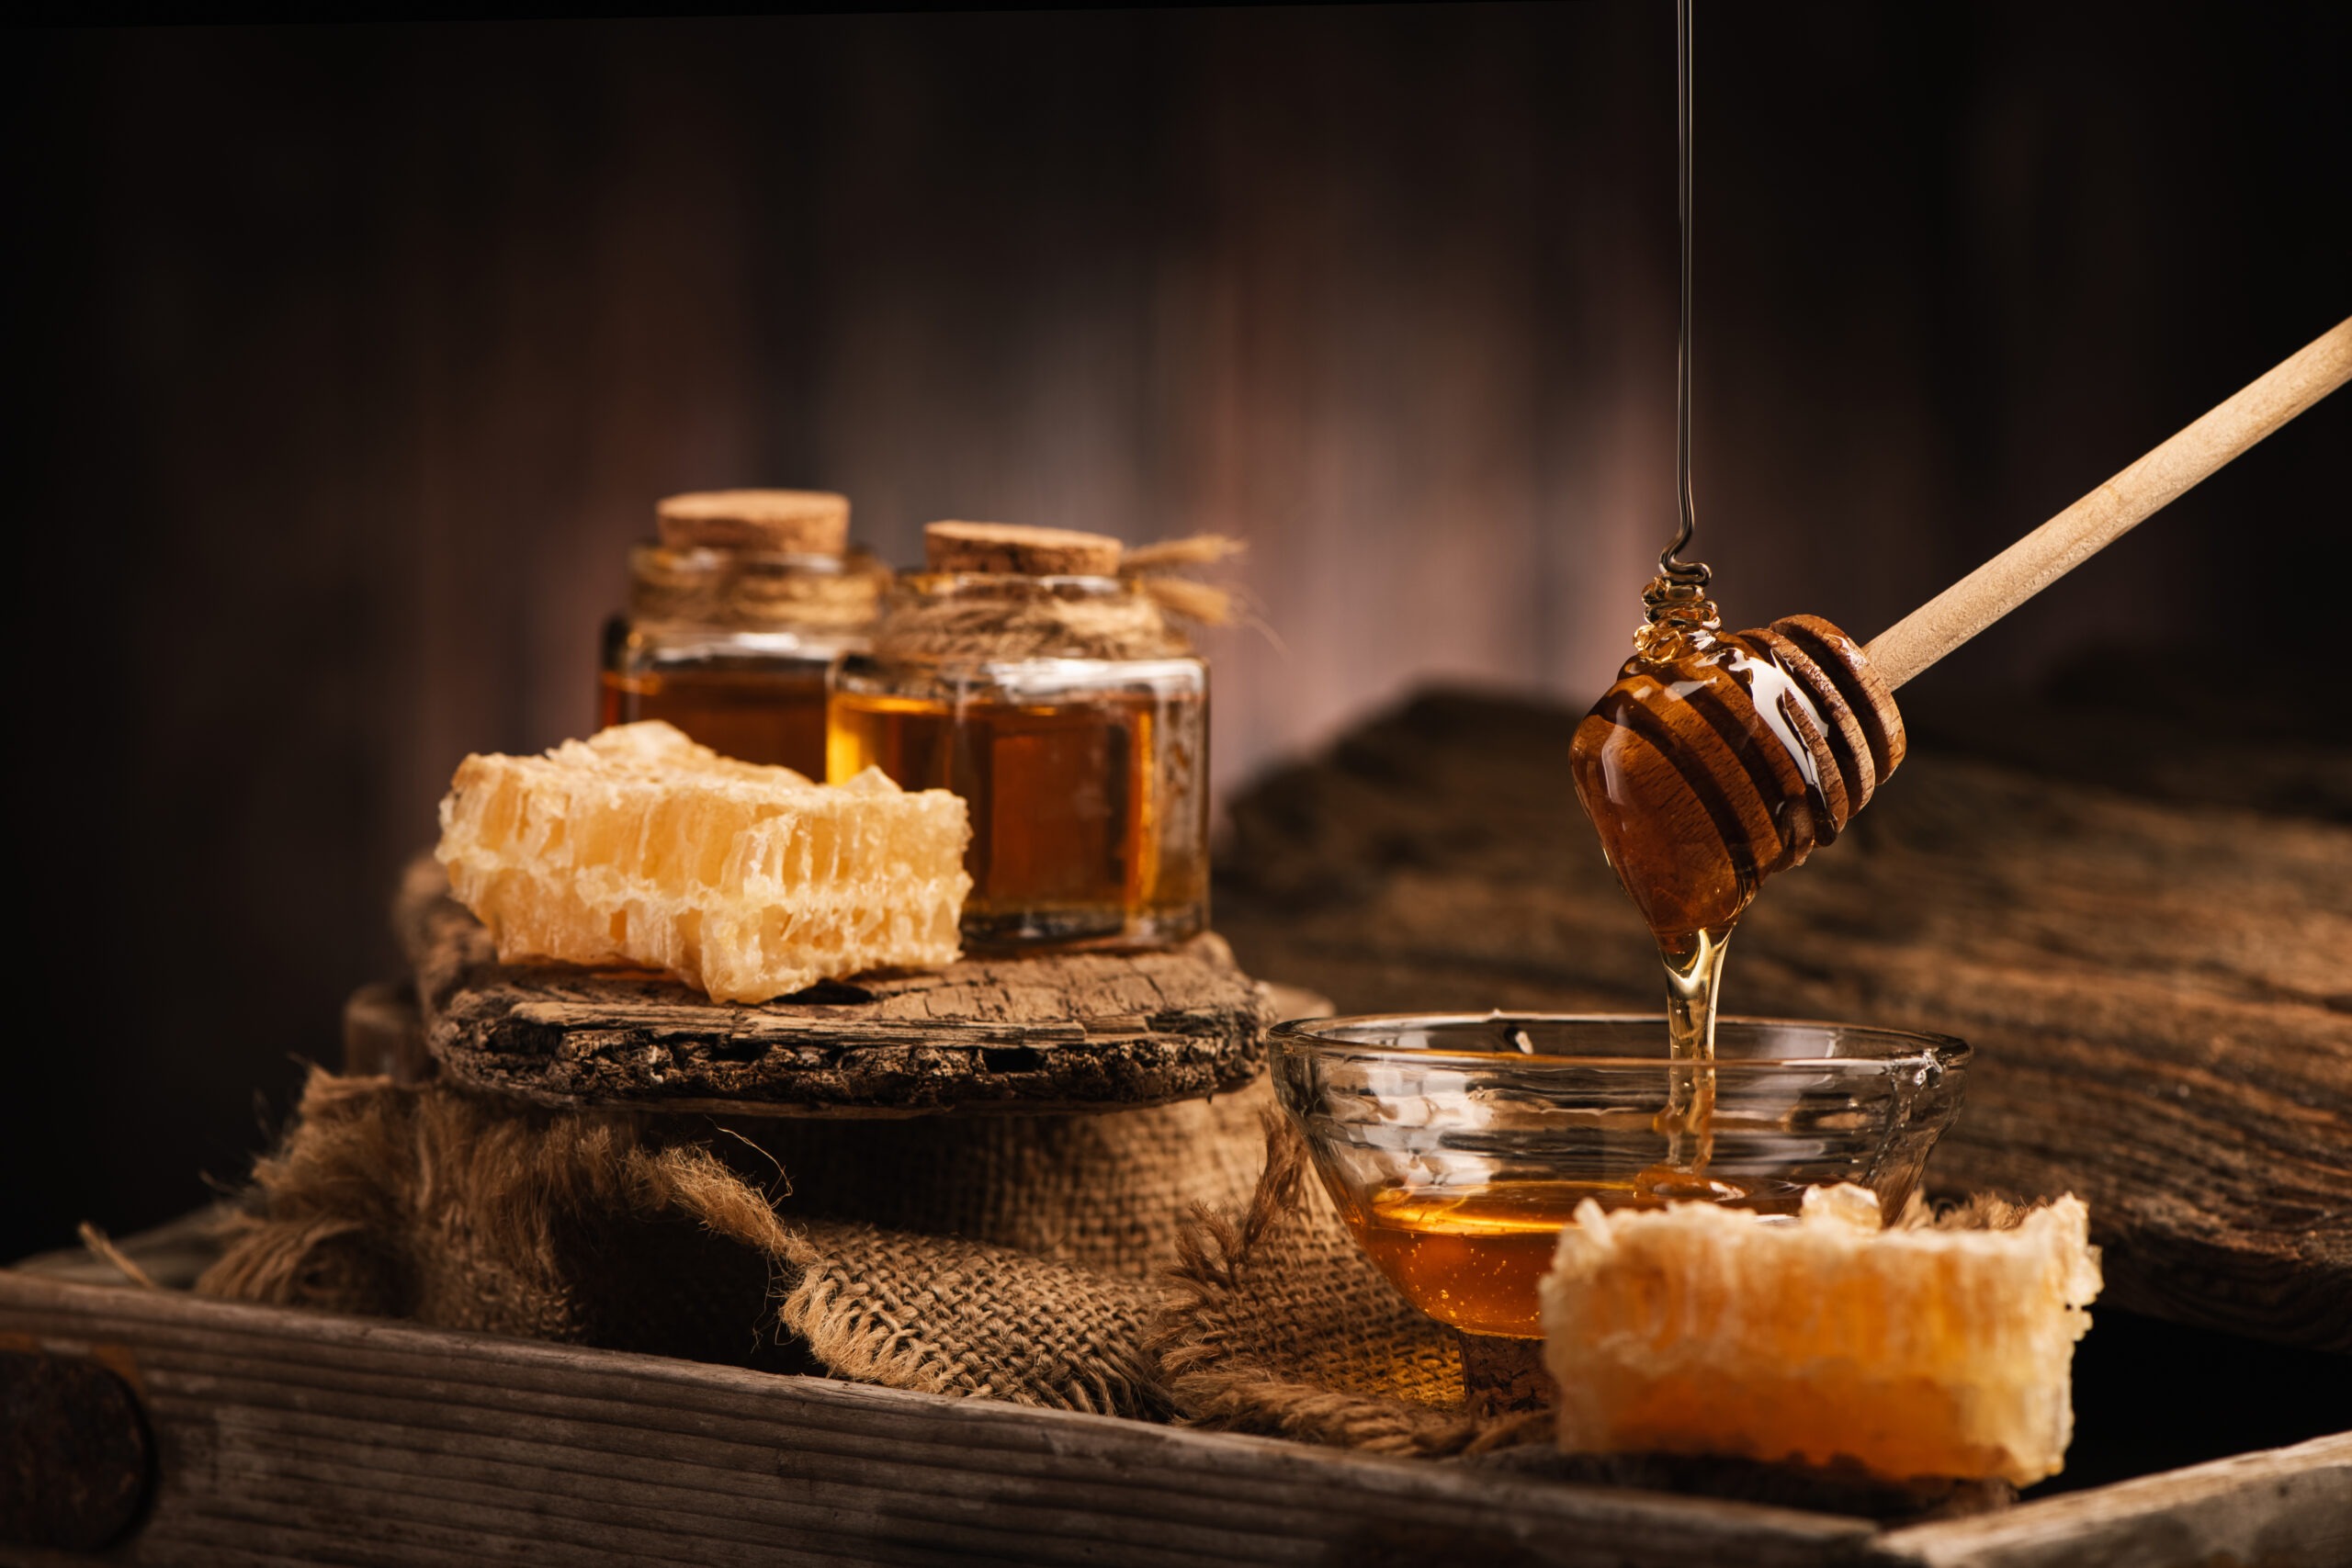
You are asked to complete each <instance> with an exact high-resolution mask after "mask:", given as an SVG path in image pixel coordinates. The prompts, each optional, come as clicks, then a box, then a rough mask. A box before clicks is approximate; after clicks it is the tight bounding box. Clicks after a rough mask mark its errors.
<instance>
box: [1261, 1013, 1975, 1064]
mask: <svg viewBox="0 0 2352 1568" xmlns="http://www.w3.org/2000/svg"><path fill="white" fill-rule="evenodd" d="M1508 1022H1521V1023H1544V1024H1558V1023H1570V1024H1573V1023H1599V1024H1612V1025H1613V1024H1654V1025H1656V1026H1657V1031H1658V1032H1659V1033H1660V1034H1661V1035H1663V1034H1664V1033H1665V1032H1666V1014H1664V1013H1662V1012H1648V1013H1642V1012H1506V1011H1503V1010H1499V1009H1497V1010H1492V1011H1488V1012H1368V1013H1348V1014H1343V1015H1340V1016H1338V1017H1333V1018H1294V1019H1285V1020H1283V1021H1281V1022H1279V1023H1276V1024H1274V1025H1273V1026H1272V1027H1271V1028H1270V1029H1268V1030H1267V1031H1266V1039H1267V1042H1268V1043H1270V1044H1272V1045H1273V1046H1276V1047H1278V1048H1289V1049H1294V1050H1300V1051H1306V1052H1311V1053H1314V1054H1317V1055H1340V1054H1347V1055H1379V1056H1386V1057H1389V1058H1391V1059H1393V1060H1394V1061H1396V1062H1398V1063H1408V1062H1430V1061H1442V1062H1445V1063H1447V1064H1449V1065H1453V1064H1461V1063H1467V1064H1472V1065H1486V1066H1497V1067H1500V1066H1512V1067H1526V1066H1537V1065H1547V1066H1580V1067H1638V1068H1642V1069H1645V1070H1647V1071H1653V1072H1654V1071H1656V1070H1657V1069H1658V1068H1659V1067H1665V1066H1673V1065H1674V1063H1673V1058H1672V1057H1671V1056H1668V1055H1664V1054H1661V1055H1655V1056H1562V1055H1549V1054H1546V1053H1544V1052H1540V1051H1537V1052H1510V1053H1508V1054H1507V1053H1504V1052H1500V1051H1448V1050H1442V1049H1438V1048H1434V1047H1430V1046H1406V1045H1394V1044H1389V1045H1384V1044H1379V1043H1374V1042H1372V1041H1365V1040H1334V1039H1330V1038H1328V1037H1326V1036H1324V1035H1322V1034H1319V1033H1317V1031H1320V1030H1329V1029H1332V1028H1336V1027H1340V1026H1345V1025H1356V1026H1363V1025H1378V1024H1384V1023H1385V1024H1397V1025H1405V1024H1419V1025H1429V1024H1438V1025H1445V1024H1468V1025H1486V1024H1496V1023H1508ZM1715 1022H1716V1024H1717V1025H1718V1026H1719V1027H1720V1026H1721V1025H1724V1024H1739V1025H1749V1026H1752V1025H1757V1024H1763V1025H1767V1026H1772V1027H1794V1028H1799V1029H1828V1030H1841V1031H1849V1032H1856V1033H1861V1034H1874V1035H1880V1036H1883V1037H1887V1038H1889V1039H1891V1040H1898V1041H1905V1042H1908V1043H1911V1045H1912V1047H1913V1048H1912V1049H1910V1050H1908V1051H1903V1052H1897V1053H1894V1054H1890V1055H1882V1056H1760V1057H1759V1056H1722V1055H1718V1056H1717V1057H1715V1059H1714V1061H1713V1064H1712V1065H1713V1067H1714V1069H1715V1071H1716V1072H1718V1073H1726V1072H1728V1073H1761V1072H1784V1071H1789V1070H1792V1069H1796V1068H1803V1069H1805V1070H1808V1071H1813V1072H1820V1071H1824V1070H1828V1071H1845V1072H1859V1071H1869V1072H1885V1071H1888V1070H1890V1069H1893V1068H1896V1067H1901V1066H1910V1065H1917V1064H1932V1065H1933V1066H1936V1067H1938V1068H1939V1069H1941V1070H1942V1071H1945V1072H1956V1071H1958V1070H1959V1069H1961V1068H1962V1067H1964V1066H1967V1065H1968V1062H1969V1059H1970V1058H1971V1057H1972V1056H1973V1055H1975V1054H1976V1053H1975V1047H1973V1046H1972V1045H1970V1044H1969V1043H1968V1042H1966V1041H1964V1040H1962V1039H1959V1038H1957V1037H1956V1036H1953V1035H1950V1034H1930V1033H1928V1032H1925V1031H1923V1030H1916V1029H1894V1028H1889V1027H1887V1026H1885V1025H1883V1024H1875V1023H1840V1022H1836V1021H1831V1020H1828V1019H1817V1018H1758V1017H1755V1016H1752V1015H1749V1014H1746V1013H1722V1014H1718V1015H1717V1016H1716V1019H1715Z"/></svg>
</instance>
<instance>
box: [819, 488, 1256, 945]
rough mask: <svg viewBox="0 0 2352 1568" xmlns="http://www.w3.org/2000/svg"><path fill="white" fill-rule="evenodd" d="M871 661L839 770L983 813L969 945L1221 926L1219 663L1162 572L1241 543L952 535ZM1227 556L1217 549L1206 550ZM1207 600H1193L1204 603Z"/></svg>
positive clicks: (1198, 611)
mask: <svg viewBox="0 0 2352 1568" xmlns="http://www.w3.org/2000/svg"><path fill="white" fill-rule="evenodd" d="M923 544H924V556H925V564H926V567H927V570H924V571H922V572H910V573H907V574H905V575H903V576H901V577H900V578H899V580H898V581H896V582H895V583H894V584H893V586H892V588H891V591H890V593H889V596H888V601H887V603H886V604H885V606H884V609H883V613H882V616H881V619H880V621H879V622H878V623H877V624H876V627H875V633H874V643H873V647H872V649H871V650H870V651H868V652H865V653H862V654H855V655H852V656H851V657H849V658H846V659H844V660H842V663H841V665H840V666H839V668H838V669H837V670H836V671H834V675H833V688H832V699H831V705H830V708H829V710H828V725H827V739H828V747H829V753H830V767H831V777H832V778H833V779H834V780H836V781H841V780H846V779H849V778H851V777H853V776H854V775H855V774H856V773H858V772H859V771H860V770H861V769H864V768H865V767H868V766H874V767H878V768H880V769H881V770H882V771H883V772H884V773H887V774H888V775H889V776H890V777H891V778H892V779H894V780H896V781H897V782H898V783H899V784H901V785H903V786H904V787H906V788H908V789H922V788H928V787H938V788H944V789H949V790H953V791H954V792H955V793H956V794H957V795H962V796H963V797H964V799H965V801H966V802H967V805H968V807H970V813H971V824H972V843H971V848H970V850H969V851H968V852H967V859H966V863H965V869H966V870H967V871H968V872H970V873H971V876H972V891H971V895H970V897H967V899H966V900H965V905H964V939H965V942H967V944H968V945H970V946H973V947H975V948H979V949H991V948H993V949H998V950H1002V949H1007V948H1024V947H1039V946H1073V945H1075V946H1124V945H1157V944H1161V943H1167V942H1178V941H1181V940H1182V939H1183V938H1185V937H1189V936H1191V935H1193V934H1194V933H1195V932H1197V931H1202V930H1203V929H1204V928H1205V927H1206V925H1207V923H1208V902H1209V898H1208V893H1209V873H1208V743H1209V727H1208V695H1209V693H1208V666H1207V664H1206V663H1205V662H1204V660H1201V659H1200V658H1199V657H1198V656H1196V655H1195V654H1194V653H1193V650H1192V648H1191V646H1190V645H1189V644H1188V643H1187V641H1186V640H1185V638H1184V637H1183V635H1182V632H1181V631H1180V630H1179V629H1178V628H1177V626H1175V625H1174V624H1172V621H1171V615H1170V604H1171V603H1174V604H1177V605H1178V607H1180V608H1182V609H1184V610H1186V611H1188V612H1189V613H1190V614H1191V615H1192V617H1193V618H1195V619H1210V618H1216V617H1215V615H1214V610H1215V608H1216V607H1219V606H1221V605H1222V603H1223V598H1222V595H1220V594H1218V593H1216V591H1215V590H1214V589H1207V588H1204V587H1203V585H1201V584H1198V583H1177V582H1174V581H1172V580H1169V579H1165V578H1160V577H1157V576H1154V575H1150V573H1152V572H1154V571H1155V570H1159V569H1160V568H1163V567H1164V566H1166V565H1170V564H1184V563H1188V562H1192V561H1198V560H1203V559H1214V558H1216V556H1217V555H1221V554H1223V553H1225V552H1226V551H1227V549H1229V548H1231V546H1230V545H1229V544H1228V543H1227V541H1224V540H1215V541H1184V542H1182V543H1181V544H1179V545H1177V546H1173V547H1152V548H1150V549H1147V550H1143V551H1136V552H1132V553H1131V552H1128V551H1127V550H1126V549H1125V547H1124V546H1123V545H1122V544H1121V543H1120V542H1119V541H1118V540H1117V539H1114V538H1110V537H1108V536H1103V535H1100V534H1081V533H1075V532H1071V531H1069V530H1066V529H1058V528H1030V527H1022V526H1018V525H1010V524H993V523H934V524H932V525H930V526H929V527H928V528H927V529H925V530H924V539H923ZM1204 546H1205V547H1206V548H1204ZM1188 594H1189V595H1191V596H1190V597H1187V595H1188Z"/></svg>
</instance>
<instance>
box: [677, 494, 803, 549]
mask: <svg viewBox="0 0 2352 1568" xmlns="http://www.w3.org/2000/svg"><path fill="white" fill-rule="evenodd" d="M654 515H655V516H656V517H657V518H658V519H659V521H660V525H661V531H662V543H663V544H665V545H667V546H669V547H671V548H672V549H673V550H683V549H709V550H755V551H760V552H763V553H766V554H770V555H786V556H838V555H840V554H841V553H842V551H843V550H845V549H847V548H848V547H849V498H848V497H846V496H840V495H835V494H833V493H832V492H831V491H821V490H700V491H689V492H687V493H686V494H684V495H673V496H668V497H665V498H664V499H663V500H662V501H661V502H658V503H657V504H656V505H655V507H654Z"/></svg>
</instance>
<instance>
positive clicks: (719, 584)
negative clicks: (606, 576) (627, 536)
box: [628, 545, 890, 634]
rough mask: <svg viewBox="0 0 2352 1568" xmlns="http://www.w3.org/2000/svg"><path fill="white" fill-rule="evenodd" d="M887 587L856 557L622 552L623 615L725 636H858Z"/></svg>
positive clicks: (886, 577)
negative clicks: (625, 559) (625, 566)
mask: <svg viewBox="0 0 2352 1568" xmlns="http://www.w3.org/2000/svg"><path fill="white" fill-rule="evenodd" d="M889 581H890V573H889V570H888V568H886V567H884V566H883V565H882V564H881V563H880V562H879V561H876V559H875V558H873V557H872V556H869V555H867V554H866V553H865V551H863V550H851V551H850V552H848V554H846V555H845V556H843V557H842V558H841V559H840V560H839V562H838V564H835V563H833V562H831V561H828V560H824V559H816V558H807V559H804V558H797V557H788V556H770V555H759V554H753V553H746V552H741V551H733V550H713V549H699V548H684V549H681V548H673V547H669V546H664V545H639V546H638V547H636V548H635V549H633V550H631V551H630V552H629V601H628V604H629V614H630V615H631V616H632V617H634V618H635V619H637V620H639V621H640V622H650V623H653V624H656V625H667V626H707V627H712V628H715V629H719V630H728V631H748V632H760V631H804V632H820V633H831V634H842V633H850V632H859V631H864V630H865V629H866V628H867V627H868V626H871V625H872V624H873V621H874V617H875V615H876V610H877V608H878V607H879V605H880V604H881V602H882V597H883V591H884V589H885V588H886V587H887V586H888V583H889Z"/></svg>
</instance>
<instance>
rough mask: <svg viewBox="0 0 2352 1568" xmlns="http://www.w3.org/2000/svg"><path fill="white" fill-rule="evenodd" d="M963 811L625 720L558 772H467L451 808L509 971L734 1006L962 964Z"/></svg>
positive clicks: (450, 834) (465, 898)
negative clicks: (531, 964) (588, 969)
mask: <svg viewBox="0 0 2352 1568" xmlns="http://www.w3.org/2000/svg"><path fill="white" fill-rule="evenodd" d="M970 837H971V830H970V829H969V828H968V827H967V825H966V822H965V812H964V802H963V801H962V800H961V799H959V798H958V797H956V795H950V794H949V793H948V792H947V791H945V790H942V789H929V790H924V791H922V792H921V793H920V794H915V795H909V794H907V793H906V792H905V791H903V790H901V789H900V788H899V786H898V785H897V784H893V783H891V782H890V781H889V780H888V779H887V778H885V777H884V776H883V775H882V774H881V773H878V772H876V770H874V769H872V768H868V769H867V770H865V772H864V773H860V774H859V775H858V776H857V777H855V778H854V779H852V780H850V781H849V782H848V783H847V784H811V783H809V780H807V779H805V778H803V777H802V776H801V775H800V774H798V773H794V772H793V771H792V770H791V769H789V768H775V767H766V766H763V765H762V764H759V763H756V762H739V761H734V760H733V759H731V758H727V757H721V756H720V755H718V753H717V752H716V751H713V750H710V749H709V748H708V747H707V746H697V745H695V743H694V742H693V741H691V740H689V739H686V738H685V737H684V735H682V734H680V733H679V732H678V731H677V730H676V729H674V728H672V727H671V726H669V725H667V724H662V723H660V722H658V721H657V722H651V723H646V724H625V725H619V726H616V727H615V728H611V729H607V730H605V731H603V732H602V733H600V734H598V735H597V736H595V737H594V739H589V740H567V741H565V742H564V743H563V744H562V745H560V746H559V747H557V748H556V749H555V750H552V751H549V752H548V754H547V755H546V756H544V757H502V756H487V757H484V756H473V757H468V758H467V759H466V760H465V761H463V762H461V763H459V764H458V773H457V776H456V777H455V778H454V779H452V780H451V781H450V784H449V793H448V795H447V796H445V797H444V798H443V799H442V802H441V844H440V848H439V849H438V850H436V851H435V855H436V857H437V858H438V859H439V860H440V862H441V863H442V864H443V865H444V866H446V867H447V868H448V872H449V886H450V890H451V891H452V892H454V893H455V894H456V895H457V897H458V900H459V901H460V902H462V903H463V904H464V905H465V906H466V908H469V909H471V910H472V911H473V912H474V913H475V915H477V916H478V917H480V918H481V921H482V923H483V924H484V925H486V926H488V927H489V928H490V932H491V935H492V939H493V940H495V941H496V942H497V944H498V956H499V958H500V960H501V961H503V962H505V963H510V964H511V963H515V962H518V961H521V960H525V959H559V960H562V961H564V962H567V963H571V964H636V965H642V966H646V967H650V968H656V969H666V970H668V971H669V972H670V973H671V974H673V975H674V976H677V977H678V978H679V979H681V980H683V981H684V982H685V983H686V984H687V985H690V986H695V987H700V988H701V989H703V990H705V991H707V992H708V993H709V994H710V995H711V996H712V997H713V998H716V999H718V1000H720V1001H741V1002H756V1001H765V1000H767V999H768V998H771V997H778V996H782V995H784V994H786V992H790V991H797V990H799V989H801V988H802V987H806V986H810V985H813V984H815V983H816V982H817V981H819V980H824V979H838V978H841V977H842V976H850V975H854V974H857V973H859V972H860V971H862V970H866V969H876V968H882V967H886V966H889V967H932V966H936V965H939V964H947V963H950V962H952V961H953V960H954V959H955V957H956V921H957V919H958V918H959V917H960V916H961V915H962V913H963V908H964V895H965V894H966V893H967V891H969V889H970V887H971V886H972V879H971V878H970V877H969V876H967V875H966V874H965V873H964V845H965V841H966V840H967V839H969V838H970Z"/></svg>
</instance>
